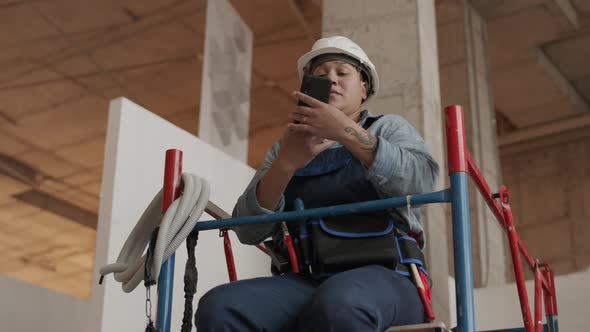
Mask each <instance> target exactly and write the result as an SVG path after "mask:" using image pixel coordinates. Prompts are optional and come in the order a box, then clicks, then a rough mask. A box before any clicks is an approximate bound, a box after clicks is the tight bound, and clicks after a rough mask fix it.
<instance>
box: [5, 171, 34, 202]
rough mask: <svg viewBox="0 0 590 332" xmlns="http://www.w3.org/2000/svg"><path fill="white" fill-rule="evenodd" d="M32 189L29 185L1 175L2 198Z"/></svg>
mask: <svg viewBox="0 0 590 332" xmlns="http://www.w3.org/2000/svg"><path fill="white" fill-rule="evenodd" d="M30 188H31V187H30V186H29V185H26V184H24V183H22V182H20V181H17V180H15V179H13V178H11V177H9V176H7V175H4V174H2V173H0V197H4V196H12V195H14V194H18V193H21V192H23V191H27V190H28V189H30Z"/></svg>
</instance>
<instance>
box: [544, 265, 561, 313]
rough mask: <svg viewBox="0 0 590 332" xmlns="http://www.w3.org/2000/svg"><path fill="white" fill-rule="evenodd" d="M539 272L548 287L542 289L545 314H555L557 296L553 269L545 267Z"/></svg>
mask: <svg viewBox="0 0 590 332" xmlns="http://www.w3.org/2000/svg"><path fill="white" fill-rule="evenodd" d="M541 273H542V274H543V277H545V280H547V284H548V285H549V287H547V288H548V289H544V295H545V315H546V316H557V297H556V293H555V279H554V277H553V271H552V270H551V269H550V268H549V267H545V269H544V270H543V271H542V272H541Z"/></svg>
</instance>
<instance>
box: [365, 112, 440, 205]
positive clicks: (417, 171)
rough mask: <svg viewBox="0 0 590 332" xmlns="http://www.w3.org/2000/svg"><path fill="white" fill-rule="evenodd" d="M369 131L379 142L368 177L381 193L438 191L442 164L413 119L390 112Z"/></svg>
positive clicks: (394, 194)
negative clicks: (432, 153)
mask: <svg viewBox="0 0 590 332" xmlns="http://www.w3.org/2000/svg"><path fill="white" fill-rule="evenodd" d="M379 122H381V123H379ZM369 131H370V132H371V133H372V134H373V135H375V136H376V137H377V139H378V140H379V142H378V145H377V152H376V155H375V159H374V161H373V164H371V167H369V169H368V170H367V178H368V179H369V181H371V183H372V184H373V186H375V188H376V189H377V190H378V192H379V193H380V194H381V195H383V196H387V197H394V196H403V195H412V194H423V193H428V192H432V191H433V190H434V188H435V185H436V181H437V178H438V172H439V167H438V164H437V163H436V161H434V159H433V158H432V156H431V154H430V152H429V151H428V149H427V147H426V145H425V143H424V140H423V139H422V137H421V136H420V134H419V133H418V132H417V130H416V129H415V128H414V127H412V125H411V124H410V123H409V122H407V121H406V120H405V119H404V118H402V117H401V116H397V115H386V116H384V117H382V118H381V119H380V120H379V121H377V122H376V123H375V124H374V125H373V126H371V128H369Z"/></svg>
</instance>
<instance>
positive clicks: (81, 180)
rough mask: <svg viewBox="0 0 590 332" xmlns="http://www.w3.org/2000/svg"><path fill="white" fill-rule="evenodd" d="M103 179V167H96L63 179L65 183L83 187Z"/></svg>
mask: <svg viewBox="0 0 590 332" xmlns="http://www.w3.org/2000/svg"><path fill="white" fill-rule="evenodd" d="M101 178H102V167H95V168H93V169H85V170H82V171H80V172H78V173H74V174H71V175H68V176H66V177H64V178H63V181H64V182H66V183H68V184H71V185H74V186H78V185H83V184H87V183H91V182H95V181H98V180H100V179H101Z"/></svg>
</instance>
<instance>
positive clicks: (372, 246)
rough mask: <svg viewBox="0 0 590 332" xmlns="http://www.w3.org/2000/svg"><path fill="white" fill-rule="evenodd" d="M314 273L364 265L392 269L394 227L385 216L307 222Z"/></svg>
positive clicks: (393, 264)
mask: <svg viewBox="0 0 590 332" xmlns="http://www.w3.org/2000/svg"><path fill="white" fill-rule="evenodd" d="M310 226H311V236H312V241H313V263H312V269H313V272H314V273H324V272H325V273H333V272H341V271H344V270H349V269H353V268H356V267H361V266H366V265H373V264H376V265H382V266H385V267H387V268H390V269H395V267H396V266H397V263H398V260H399V257H398V251H397V246H396V241H395V235H396V231H395V225H394V222H393V220H392V219H391V217H389V216H387V215H354V214H351V215H344V216H336V217H326V218H321V219H316V220H312V221H310Z"/></svg>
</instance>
